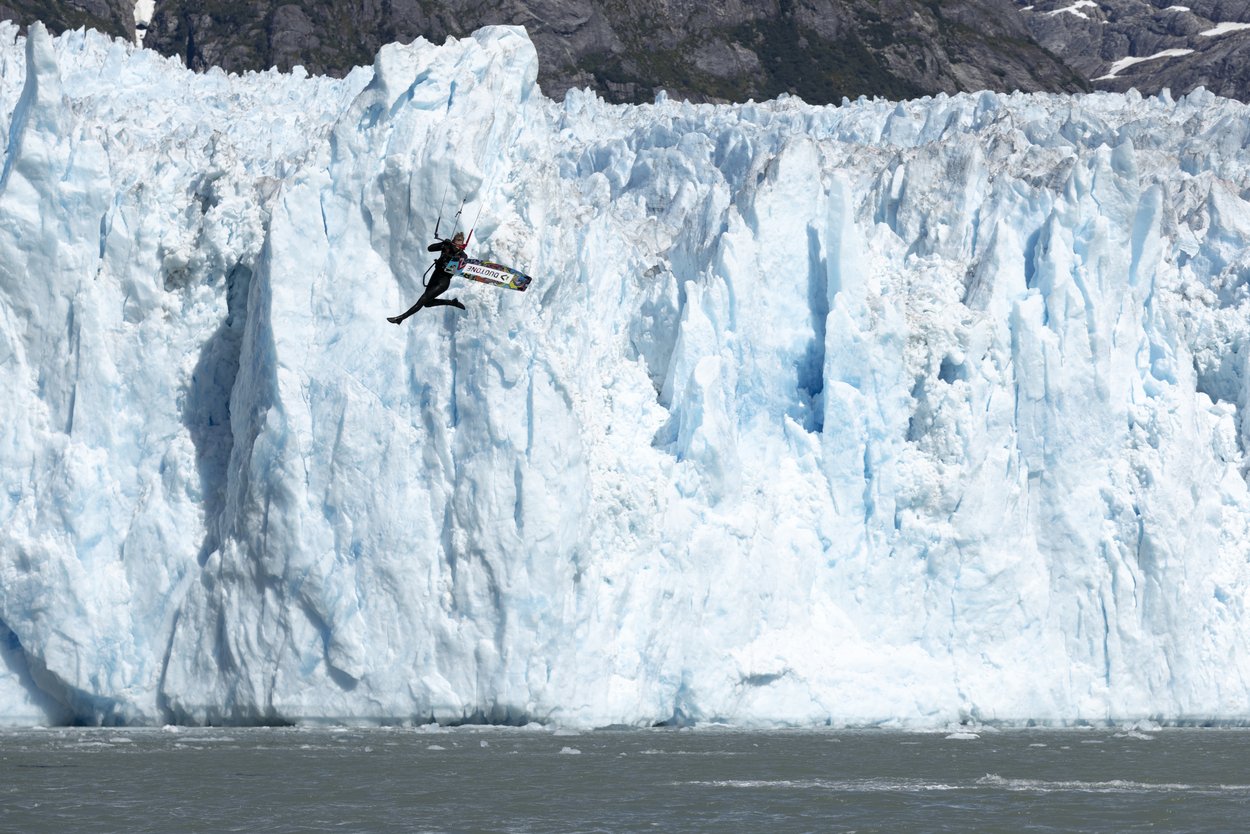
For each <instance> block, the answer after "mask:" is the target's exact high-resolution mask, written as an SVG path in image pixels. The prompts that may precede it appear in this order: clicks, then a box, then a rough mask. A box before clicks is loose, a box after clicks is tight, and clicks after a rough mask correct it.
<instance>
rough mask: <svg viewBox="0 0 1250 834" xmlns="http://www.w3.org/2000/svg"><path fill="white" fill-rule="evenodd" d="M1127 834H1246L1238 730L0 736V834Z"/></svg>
mask: <svg viewBox="0 0 1250 834" xmlns="http://www.w3.org/2000/svg"><path fill="white" fill-rule="evenodd" d="M1138 830H1150V831H1203V832H1211V831H1229V832H1234V831H1247V830H1250V732H1247V731H1244V730H1218V729H1203V730H1198V729H1191V730H1162V731H1153V732H1141V731H1139V730H1132V731H1123V730H1121V731H1115V730H1085V731H1073V730H1067V731H1056V730H1043V731H1037V730H1014V731H1003V732H985V731H981V732H979V733H976V734H971V733H963V734H954V736H953V737H948V734H946V733H932V734H914V733H902V732H893V731H883V730H876V731H857V732H771V733H757V732H741V731H728V730H716V729H708V730H694V731H690V730H658V729H657V730H633V731H630V730H624V731H599V732H587V733H581V734H565V733H553V732H551V731H549V730H539V729H521V730H517V729H511V730H509V729H498V728H459V729H454V730H427V729H421V728H415V729H370V730H356V729H302V728H289V729H245V730H244V729H240V730H224V729H212V728H208V729H187V728H181V729H175V728H166V729H164V730H157V729H152V730H137V729H124V730H118V729H79V728H71V729H49V730H10V731H0V831H3V832H31V833H32V834H33V833H34V832H58V834H60V832H199V831H246V832H321V831H334V832H352V831H369V832H391V831H412V832H478V831H481V832H486V831H500V832H555V831H559V832H577V831H603V832H626V831H635V832H654V831H682V832H685V831H716V832H756V831H760V832H764V831H766V832H791V831H794V832H798V831H820V832H825V831H857V832H868V831H881V832H908V831H934V832H936V831H961V832H962V831H990V832H993V831H1003V832H1031V831H1109V832H1110V831H1114V832H1121V831H1138Z"/></svg>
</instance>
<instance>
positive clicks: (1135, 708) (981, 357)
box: [0, 24, 1250, 726]
mask: <svg viewBox="0 0 1250 834" xmlns="http://www.w3.org/2000/svg"><path fill="white" fill-rule="evenodd" d="M0 26H3V25H2V24H0ZM0 41H2V42H3V43H2V44H0V98H2V99H3V107H2V108H0V112H3V113H4V114H11V115H7V116H0V118H5V117H7V119H8V121H7V122H5V123H0V129H2V130H3V137H4V138H5V139H6V140H7V152H6V155H5V163H4V169H3V175H2V178H0V384H2V386H3V388H2V390H3V391H4V392H5V393H6V396H5V397H4V398H3V399H0V485H2V486H3V489H2V490H0V530H2V531H3V532H2V533H0V660H3V663H0V720H3V721H5V722H11V723H29V722H47V721H71V720H72V721H85V722H89V723H92V722H166V721H186V722H205V721H213V722H264V721H299V720H306V721H311V720H353V721H354V720H363V721H384V722H392V721H422V720H429V719H431V718H433V719H436V720H440V721H459V720H491V721H528V720H541V721H548V722H553V723H560V724H570V725H602V724H612V723H624V724H649V723H653V722H656V721H666V720H676V721H727V722H731V723H735V724H743V725H772V724H799V725H809V724H823V723H832V724H835V725H836V724H864V723H868V724H878V723H888V724H899V725H910V726H927V725H940V724H943V723H946V722H949V721H954V720H961V719H974V720H984V721H993V720H999V721H1015V720H1029V719H1033V720H1040V721H1054V722H1071V721H1078V720H1093V721H1102V720H1120V719H1123V720H1132V719H1136V718H1140V717H1153V718H1156V719H1165V720H1199V719H1218V720H1230V721H1239V720H1245V719H1247V718H1250V688H1248V686H1247V680H1250V655H1248V654H1247V648H1248V646H1247V643H1248V641H1250V621H1248V620H1247V618H1246V606H1247V602H1248V601H1250V567H1248V566H1247V555H1248V554H1250V530H1248V529H1247V525H1248V523H1250V493H1248V491H1247V483H1246V469H1247V461H1246V458H1245V451H1246V441H1247V434H1248V433H1250V427H1247V425H1246V423H1245V420H1244V415H1245V413H1246V411H1245V410H1246V407H1247V384H1246V378H1247V373H1246V371H1247V368H1246V361H1247V356H1250V352H1248V351H1247V336H1248V332H1250V318H1248V317H1247V312H1248V310H1247V306H1248V304H1250V302H1248V294H1250V289H1248V287H1250V254H1248V253H1250V247H1248V245H1247V244H1250V165H1248V157H1247V153H1246V149H1247V147H1250V111H1248V110H1247V108H1246V107H1245V106H1244V105H1240V104H1236V103H1233V102H1229V101H1225V100H1221V99H1217V98H1215V97H1213V96H1210V95H1207V94H1205V93H1201V92H1199V93H1196V94H1193V95H1191V96H1189V97H1187V98H1186V99H1183V100H1181V101H1179V102H1173V101H1171V100H1170V99H1169V98H1167V97H1166V96H1164V97H1162V98H1159V99H1150V100H1144V99H1142V98H1140V97H1139V96H1136V95H1135V94H1132V93H1130V94H1128V95H1125V96H1116V95H1097V96H1090V97H1081V98H1069V97H1056V96H1001V95H993V94H982V95H964V96H958V97H954V98H946V97H939V98H937V99H932V100H930V99H926V100H923V101H917V102H909V103H903V104H894V103H887V102H883V101H865V100H861V101H858V102H854V103H850V102H848V103H845V104H844V106H842V107H840V108H815V107H809V106H807V105H804V104H802V103H801V102H799V101H797V100H794V99H788V100H787V99H783V100H780V101H777V102H770V103H766V104H746V105H740V106H719V107H718V106H710V105H699V106H696V105H689V104H684V103H676V102H669V101H665V100H661V101H658V102H657V103H656V104H655V105H651V106H643V107H626V106H609V105H605V104H604V103H603V102H601V101H599V100H598V99H596V98H594V97H593V96H590V95H587V94H583V93H577V92H573V93H571V94H570V95H569V96H568V97H567V98H566V99H565V101H564V102H563V103H562V104H559V103H554V102H551V101H548V100H547V99H545V98H544V97H543V96H542V95H541V93H540V92H539V90H538V89H537V87H536V86H535V84H534V79H535V77H536V64H535V60H536V59H535V55H534V50H533V48H532V46H531V45H530V43H529V42H528V40H527V39H526V37H525V35H524V32H523V31H522V30H519V29H506V28H495V29H486V30H482V31H481V32H479V33H477V34H476V35H475V36H474V37H472V38H468V39H464V40H460V41H456V40H450V41H448V42H447V43H446V44H444V45H442V46H433V45H431V44H428V43H425V42H423V41H418V42H417V43H415V44H413V45H411V46H389V47H386V48H384V49H383V50H382V51H381V52H380V53H379V55H378V58H377V60H376V62H375V65H374V67H373V68H372V70H367V69H362V70H358V71H357V72H356V73H353V75H351V76H349V77H348V78H347V79H344V80H342V81H335V80H331V79H321V78H307V77H304V76H303V74H302V73H299V72H298V71H297V73H296V74H295V75H287V76H284V75H280V74H277V73H266V74H260V75H249V76H246V77H241V78H240V77H235V76H226V75H224V74H221V73H219V72H213V73H208V74H205V75H201V76H196V75H192V74H190V73H187V72H186V71H184V70H183V69H182V68H181V66H180V65H178V64H177V63H171V62H170V61H168V60H166V59H163V58H160V57H158V56H156V55H154V54H152V53H147V52H143V51H141V50H136V49H134V48H133V47H130V46H129V45H127V44H123V43H120V42H110V41H107V40H106V39H103V38H101V37H99V36H96V35H95V34H93V33H88V34H82V33H71V34H68V35H65V36H63V37H61V38H59V39H50V38H49V37H48V36H47V34H46V33H45V32H43V30H42V29H40V28H39V27H32V30H31V36H30V39H29V41H26V40H24V39H21V38H18V37H17V36H16V31H15V30H14V29H13V28H11V27H8V28H0ZM462 198H464V199H466V200H467V202H466V203H465V206H464V212H463V215H462V221H463V222H462V226H468V225H474V223H475V219H476V233H475V235H474V240H473V244H472V247H471V248H472V249H473V251H474V253H475V254H478V255H483V256H490V257H494V258H497V259H498V260H501V261H504V262H506V263H511V264H513V265H515V266H517V267H519V268H521V269H524V270H526V271H528V272H530V273H532V274H533V275H534V276H535V280H534V284H533V285H532V286H531V288H530V290H529V291H528V292H527V293H525V294H520V293H514V292H507V291H500V290H496V289H494V288H490V287H482V286H478V285H472V286H457V287H455V288H453V290H452V292H451V293H450V294H451V295H458V296H459V297H460V298H461V300H462V301H464V303H465V305H466V307H467V308H468V309H467V311H466V312H464V313H461V312H459V311H456V310H454V309H453V310H447V308H439V309H436V310H434V311H428V310H427V311H422V312H421V313H418V314H417V316H416V317H414V318H413V319H410V320H409V321H408V322H407V323H406V324H405V325H404V326H403V327H399V328H397V327H394V326H392V325H390V324H388V323H387V322H386V321H385V316H386V315H388V314H393V313H395V312H399V311H400V310H402V309H404V308H405V307H407V306H408V305H409V304H410V303H411V302H412V301H413V300H414V299H415V297H416V296H417V295H418V294H419V293H420V290H421V275H422V272H423V270H424V269H425V267H426V265H427V264H428V262H429V259H430V256H429V254H428V253H427V252H426V251H425V245H426V244H427V243H428V242H429V241H430V240H431V239H432V235H433V232H434V226H435V220H436V218H437V217H438V215H439V211H440V208H442V211H443V217H442V220H443V223H442V227H441V231H442V232H443V233H444V234H445V233H446V232H447V230H448V228H449V226H450V224H451V222H452V218H451V215H452V214H454V212H455V209H456V206H457V205H458V204H459V202H460V200H461V199H462Z"/></svg>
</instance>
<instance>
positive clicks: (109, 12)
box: [0, 0, 135, 41]
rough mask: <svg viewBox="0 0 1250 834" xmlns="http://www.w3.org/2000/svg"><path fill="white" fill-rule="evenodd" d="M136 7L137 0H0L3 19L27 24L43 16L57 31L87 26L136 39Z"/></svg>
mask: <svg viewBox="0 0 1250 834" xmlns="http://www.w3.org/2000/svg"><path fill="white" fill-rule="evenodd" d="M134 7H135V4H134V0H0V20H15V21H17V22H18V23H20V24H21V25H22V26H23V27H25V26H26V25H27V24H29V23H33V22H34V21H36V20H40V21H43V23H44V25H45V26H47V27H48V29H49V30H51V31H53V32H64V31H65V30H67V29H78V28H80V27H86V28H88V29H96V30H98V31H101V32H105V33H107V34H110V35H112V36H113V37H115V38H125V39H126V40H128V41H132V40H134V37H135V17H134Z"/></svg>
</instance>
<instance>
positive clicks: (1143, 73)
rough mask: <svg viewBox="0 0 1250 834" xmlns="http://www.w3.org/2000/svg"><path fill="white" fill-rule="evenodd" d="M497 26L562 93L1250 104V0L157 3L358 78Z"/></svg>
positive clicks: (203, 62)
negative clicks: (395, 57) (1135, 95)
mask: <svg viewBox="0 0 1250 834" xmlns="http://www.w3.org/2000/svg"><path fill="white" fill-rule="evenodd" d="M0 17H9V18H12V19H15V20H18V21H19V22H21V23H28V22H30V21H31V20H35V19H41V20H43V21H44V22H45V23H46V24H47V25H48V26H49V28H50V29H52V30H53V31H61V30H64V29H70V28H77V27H79V26H91V27H94V28H97V29H100V30H101V31H104V32H107V33H109V34H111V35H114V36H116V37H122V38H127V39H131V38H132V37H133V34H134V0H0ZM493 23H505V24H514V25H522V26H525V27H526V29H527V30H528V31H529V34H530V37H531V39H532V40H533V41H534V45H535V47H536V48H537V49H538V56H539V84H540V85H541V86H542V89H543V91H544V92H545V93H546V94H547V95H548V96H551V97H552V98H556V99H559V98H562V97H563V95H564V93H565V91H566V90H568V89H570V88H572V87H590V88H591V89H593V90H595V91H596V92H598V93H599V94H600V95H602V96H603V97H604V98H605V99H607V100H608V101H614V102H640V101H649V100H651V99H652V98H653V97H654V95H655V93H656V92H657V91H658V90H661V89H663V90H666V91H668V93H669V95H671V96H673V97H676V98H686V99H691V100H694V101H745V100H747V99H752V98H753V99H756V100H763V99H769V98H774V97H776V96H777V95H779V94H781V93H791V94H794V95H798V96H801V97H802V98H803V99H805V100H806V101H809V102H812V103H826V102H834V103H836V102H838V101H840V100H841V99H842V98H843V97H844V96H845V97H847V98H855V97H857V96H860V95H867V96H884V97H886V98H894V99H901V98H912V97H916V96H921V95H928V94H933V93H938V92H946V93H954V92H958V91H961V90H985V89H988V90H999V91H1010V90H1024V91H1033V90H1046V91H1052V92H1078V91H1084V90H1092V89H1102V90H1119V91H1122V90H1127V89H1129V88H1130V87H1135V88H1137V89H1138V90H1140V91H1141V92H1143V93H1147V94H1153V93H1156V92H1158V91H1159V90H1160V89H1162V88H1164V87H1167V88H1170V89H1171V90H1172V92H1173V94H1175V95H1181V94H1183V93H1187V92H1189V91H1190V90H1192V89H1193V88H1194V87H1197V86H1199V85H1201V86H1205V87H1206V88H1207V89H1209V90H1211V91H1213V92H1215V93H1218V94H1220V95H1224V96H1229V97H1231V98H1239V99H1242V100H1246V101H1250V29H1236V28H1232V27H1229V26H1224V27H1219V26H1218V24H1236V23H1250V2H1246V0H1097V2H1095V0H722V2H718V3H714V4H709V3H706V2H704V0H490V1H488V0H444V2H434V0H305V2H301V3H286V2H281V0H156V6H155V12H154V14H153V16H152V20H151V24H150V26H149V27H148V29H147V32H146V34H145V36H144V45H145V46H147V47H149V48H152V49H156V50H158V51H160V52H162V53H164V54H166V55H180V56H182V58H183V60H184V61H185V62H186V64H187V65H188V66H190V67H192V68H194V69H200V70H203V69H207V68H208V67H211V66H220V67H222V68H224V69H226V70H229V71H233V72H243V71H247V70H263V69H267V68H269V67H271V66H276V67H278V68H279V69H283V70H289V69H290V68H292V67H293V66H295V65H297V64H298V65H302V66H303V67H304V68H305V69H306V70H308V71H309V72H311V73H320V74H328V75H343V74H345V73H346V72H347V71H349V70H350V69H351V68H352V67H354V66H359V65H363V64H369V63H371V62H372V61H373V56H374V54H375V53H376V52H377V50H378V48H379V47H381V46H382V45H383V44H386V43H389V42H392V41H402V42H407V41H411V40H413V39H415V38H418V37H424V38H426V39H427V40H430V41H433V42H435V43H441V42H442V41H443V40H445V39H446V38H447V37H449V36H454V37H463V36H466V35H468V34H470V33H471V32H473V31H474V30H475V29H477V28H478V27H480V26H485V25H488V24H493ZM1128 58H1133V59H1140V60H1137V61H1135V62H1128V61H1125V59H1128Z"/></svg>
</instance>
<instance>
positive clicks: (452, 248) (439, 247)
mask: <svg viewBox="0 0 1250 834" xmlns="http://www.w3.org/2000/svg"><path fill="white" fill-rule="evenodd" d="M464 244H465V241H464V232H456V233H455V234H454V235H453V236H452V238H451V240H444V239H442V238H439V239H438V240H436V241H435V242H434V243H431V244H430V245H429V246H428V247H426V248H427V249H428V250H429V251H430V252H438V253H439V255H438V260H437V261H435V262H434V275H432V276H431V277H430V283H429V284H427V285H426V287H425V292H423V293H421V297H420V298H419V299H417V303H416V304H413V305H412V306H411V307H409V308H408V310H407V311H406V312H403V313H400V314H399V315H398V316H388V317H387V319H386V320H387V321H389V322H391V323H392V324H400V323H402V322H403V320H404V319H406V318H408V317H409V316H411V315H412V314H413V313H415V312H417V310H420V309H421V308H422V307H459V308H460V309H461V310H463V309H464V305H463V304H461V303H460V299H458V298H439V297H438V296H440V295H442V294H443V293H445V292H447V289H448V288H449V287H450V286H451V276H452V273H454V272H455V271H456V266H457V265H458V264H459V263H460V260H461V259H462V258H463V257H464Z"/></svg>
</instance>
